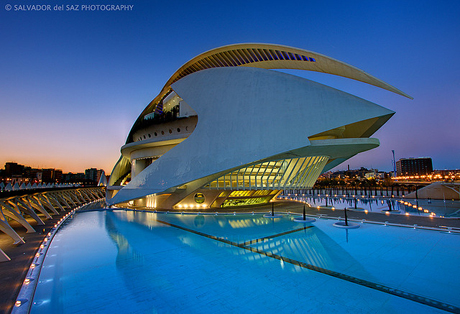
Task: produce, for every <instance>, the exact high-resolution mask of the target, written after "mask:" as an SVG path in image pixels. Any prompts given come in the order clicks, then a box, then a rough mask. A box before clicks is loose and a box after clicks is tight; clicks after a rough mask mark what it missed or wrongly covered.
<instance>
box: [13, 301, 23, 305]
mask: <svg viewBox="0 0 460 314" xmlns="http://www.w3.org/2000/svg"><path fill="white" fill-rule="evenodd" d="M21 304H22V303H21V301H20V300H17V301H16V303H14V306H15V307H20V306H21Z"/></svg>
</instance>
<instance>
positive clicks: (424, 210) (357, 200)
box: [289, 195, 460, 217]
mask: <svg viewBox="0 0 460 314" xmlns="http://www.w3.org/2000/svg"><path fill="white" fill-rule="evenodd" d="M289 198H293V199H296V200H299V201H305V202H307V203H309V204H311V205H312V206H313V207H317V206H328V207H334V208H336V209H343V208H345V207H347V208H348V209H354V210H367V211H369V212H381V211H395V212H398V211H399V212H401V213H402V214H406V213H407V214H409V215H419V216H435V217H460V201H454V200H433V199H404V198H402V199H397V198H388V197H375V196H372V197H367V196H364V195H351V196H350V195H335V196H327V197H326V196H324V195H323V196H295V197H292V196H289Z"/></svg>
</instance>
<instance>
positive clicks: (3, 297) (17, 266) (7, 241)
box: [0, 201, 460, 313]
mask: <svg viewBox="0 0 460 314" xmlns="http://www.w3.org/2000/svg"><path fill="white" fill-rule="evenodd" d="M270 210H271V205H265V206H258V207H248V208H239V209H235V210H229V211H232V212H233V211H237V212H239V211H246V212H252V211H254V212H269V211H270ZM275 211H276V212H281V213H283V212H284V213H286V212H291V213H299V214H300V213H302V211H303V204H301V203H298V202H290V201H282V202H278V203H276V205H275ZM67 212H68V211H66V212H62V213H61V214H60V215H59V216H53V219H52V220H45V226H37V225H36V223H35V224H34V221H29V223H30V224H31V225H32V226H33V227H34V228H35V230H37V232H36V233H29V234H27V233H25V229H24V228H23V227H22V226H20V225H19V224H15V222H12V223H11V225H12V227H13V228H14V229H15V230H16V231H17V232H18V234H19V235H20V236H21V237H23V238H24V240H25V241H26V243H25V244H22V245H13V241H12V239H11V238H10V237H8V236H7V235H6V234H4V233H0V247H1V248H2V250H3V251H4V252H5V253H6V254H7V255H8V256H9V257H10V258H11V261H9V262H3V263H0V313H10V312H11V309H12V307H13V305H14V302H15V301H16V297H17V295H18V293H19V290H20V288H21V285H22V282H23V281H24V278H25V276H26V274H27V270H28V268H29V266H30V263H31V262H32V259H33V256H34V255H35V253H36V252H37V250H38V247H39V245H40V243H41V242H42V241H43V238H44V237H45V235H46V234H47V233H48V232H49V231H50V230H51V228H52V227H53V226H54V224H55V223H56V222H57V221H58V220H59V219H60V218H61V217H62V216H64V215H65V214H66V213H67ZM203 212H204V211H203ZM213 212H214V210H213ZM306 213H307V214H311V215H319V214H323V215H327V216H328V217H342V218H343V217H344V213H343V210H332V209H330V208H324V207H323V208H321V209H317V208H308V207H307V210H306ZM347 216H348V218H349V219H359V220H362V219H366V220H368V221H380V222H384V221H388V222H389V223H397V224H407V225H414V224H417V225H418V226H426V227H441V226H447V227H453V228H460V218H450V219H445V218H436V217H434V218H433V217H424V216H406V215H399V214H390V215H386V214H383V213H377V212H369V213H367V214H366V213H364V212H359V211H352V210H348V211H347Z"/></svg>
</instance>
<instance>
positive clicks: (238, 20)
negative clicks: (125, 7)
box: [0, 0, 460, 174]
mask: <svg viewBox="0 0 460 314" xmlns="http://www.w3.org/2000/svg"><path fill="white" fill-rule="evenodd" d="M1 3H2V6H1V7H0V34H2V40H3V44H2V46H3V49H2V50H1V51H0V57H1V59H2V60H3V62H2V63H1V64H0V73H2V75H0V94H1V96H0V106H1V109H2V115H1V116H0V123H1V125H2V126H3V135H4V136H2V137H0V138H1V139H0V147H1V150H0V164H2V165H3V164H5V162H17V163H20V164H24V165H29V166H31V167H34V168H48V167H53V168H57V169H62V170H63V172H78V171H81V170H82V169H86V168H93V167H94V168H98V169H104V170H105V171H106V173H107V174H109V173H110V172H111V170H112V169H111V167H112V165H113V164H115V162H116V160H117V159H118V156H119V147H120V146H121V145H122V144H124V142H125V141H126V137H127V135H128V133H129V130H130V127H131V125H132V121H134V120H135V119H136V118H137V116H138V113H139V112H140V111H141V110H142V109H143V108H144V107H145V106H146V105H147V104H148V103H149V102H150V101H151V100H152V99H153V98H154V97H155V96H156V95H157V94H158V92H159V90H161V88H162V87H163V84H164V83H165V82H166V81H167V80H168V79H169V77H170V76H171V75H172V74H173V73H174V71H175V70H177V69H178V68H179V67H180V66H181V65H182V64H184V63H185V62H187V61H188V60H189V59H191V58H192V57H193V56H195V55H197V54H200V53H202V52H205V51H207V50H209V49H212V48H216V47H219V46H223V45H227V44H232V43H245V42H266V43H274V44H282V45H288V46H294V47H299V48H303V49H307V50H311V51H314V52H318V53H321V54H325V55H327V56H330V57H332V58H336V59H339V60H341V61H344V62H346V63H348V64H350V65H352V66H355V67H357V68H359V69H362V70H364V71H366V72H368V73H369V74H371V75H374V76H376V77H378V78H380V79H382V80H383V81H385V82H386V83H389V84H391V85H393V86H395V87H396V88H398V89H400V90H402V91H403V92H405V93H407V94H409V95H410V96H412V97H413V98H414V100H409V99H406V98H404V97H401V96H399V95H395V94H392V93H391V92H388V91H385V90H381V89H379V88H376V87H373V86H370V85H367V84H364V83H361V82H355V81H352V80H349V79H345V78H340V77H333V76H330V75H324V74H321V73H312V72H306V71H284V72H287V73H293V74H295V75H297V76H301V77H304V78H307V79H312V80H315V81H318V82H320V83H323V84H325V85H329V86H331V87H334V88H337V89H340V90H343V91H345V92H347V93H351V94H354V95H357V96H359V97H361V98H364V99H366V100H369V101H371V102H375V103H376V104H379V105H381V106H384V107H386V108H388V109H391V110H393V111H395V112H396V114H395V115H394V117H392V118H391V119H390V120H389V121H388V123H387V124H386V125H385V126H384V127H382V128H381V129H380V130H379V131H378V132H377V133H376V134H375V135H374V137H376V138H379V139H380V147H379V148H376V149H374V150H371V151H369V152H365V153H362V154H359V155H357V156H355V157H353V158H352V159H350V160H349V161H347V162H345V163H344V164H342V165H339V166H338V167H337V168H336V169H335V170H340V169H346V168H347V165H350V167H351V168H358V167H361V166H363V167H366V168H377V169H381V170H384V171H390V170H392V167H393V166H392V154H391V150H395V153H396V160H399V159H400V158H409V157H424V156H427V157H431V158H432V159H433V168H435V169H446V168H447V169H455V168H459V164H458V159H459V156H460V149H459V148H458V145H456V143H457V142H458V139H457V138H458V119H459V118H458V117H459V116H460V108H459V106H458V99H459V97H458V85H459V84H458V83H459V81H460V80H459V75H458V73H460V72H459V70H460V69H459V65H460V63H459V61H458V60H457V56H456V55H457V53H458V52H459V51H460V43H459V42H458V40H455V38H456V36H457V33H458V31H460V24H459V23H458V21H457V16H458V14H459V13H460V4H459V3H453V2H450V1H441V2H437V3H431V2H424V1H422V2H420V1H408V2H404V4H401V3H400V2H397V1H390V2H385V3H383V2H382V3H380V2H372V3H368V2H365V1H362V2H361V1H358V2H353V3H342V2H339V1H326V2H321V3H308V4H305V3H304V2H291V3H290V4H289V6H280V5H279V4H275V3H272V4H273V5H269V3H268V4H267V3H265V4H264V6H259V5H257V4H255V3H254V4H250V3H249V4H248V3H246V2H235V3H233V6H232V7H228V6H224V5H223V4H218V3H208V2H206V1H205V2H198V3H189V2H182V1H179V2H175V3H170V4H166V3H158V4H157V3H150V2H147V1H136V2H132V3H131V4H132V5H134V6H133V8H132V10H130V11H121V12H102V11H84V12H83V11H74V12H70V11H61V12H58V11H45V12H43V11H40V12H32V11H15V10H14V8H13V9H11V10H10V11H8V10H7V9H6V5H7V4H9V3H11V4H12V5H14V4H18V3H19V2H17V1H16V0H14V1H7V0H2V1H1ZM47 3H50V4H53V5H54V4H56V3H52V2H47ZM117 3H118V2H117V1H115V2H114V4H117ZM275 114H276V113H275ZM5 135H6V136H5ZM294 136H295V135H294ZM456 139H457V141H455V140H456Z"/></svg>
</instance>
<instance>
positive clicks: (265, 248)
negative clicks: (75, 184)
mask: <svg viewBox="0 0 460 314" xmlns="http://www.w3.org/2000/svg"><path fill="white" fill-rule="evenodd" d="M106 217H107V218H106V228H107V232H108V233H109V235H110V237H111V239H112V240H113V241H114V242H115V243H116V245H117V248H118V256H117V263H116V265H117V269H118V271H119V272H120V273H121V274H122V276H123V278H124V279H125V282H126V285H127V287H128V288H129V289H130V290H131V289H133V290H135V289H137V286H138V285H139V282H137V283H135V284H133V280H132V275H133V274H132V268H133V267H134V268H137V269H139V270H140V269H142V271H144V269H146V273H145V274H144V276H143V278H142V280H146V281H147V282H145V283H141V285H142V286H144V288H145V287H148V286H152V282H155V281H156V280H157V278H158V274H156V273H155V271H154V270H153V269H154V268H153V267H152V265H151V263H147V262H146V259H147V257H146V256H148V255H149V253H150V252H149V250H147V251H146V250H145V248H142V246H141V245H139V244H136V243H134V241H136V238H139V236H140V235H139V234H138V233H137V232H138V231H135V229H139V228H140V229H142V228H145V230H149V232H152V231H153V232H154V233H155V231H158V230H159V229H160V228H163V229H164V231H166V230H167V229H168V228H169V230H170V231H171V232H175V235H174V236H173V237H172V238H170V237H165V238H164V239H163V240H166V241H167V244H168V246H171V245H173V246H174V247H180V246H183V245H186V247H188V248H190V249H191V250H192V251H191V252H193V255H198V256H204V257H206V258H208V259H209V261H210V262H211V263H213V264H214V263H215V262H214V261H213V260H212V259H213V258H214V255H213V254H211V255H210V254H209V252H210V251H211V252H216V249H219V252H220V253H222V252H224V254H230V255H232V256H236V257H238V258H239V259H240V262H239V263H241V262H242V261H245V262H250V263H255V264H256V265H258V266H259V267H260V266H263V265H269V264H273V263H280V265H281V267H282V268H283V269H285V268H286V265H289V267H288V268H286V269H288V270H289V271H290V272H299V271H303V270H305V268H308V267H305V265H306V266H309V267H311V268H310V269H312V268H316V269H317V270H319V269H325V270H333V271H334V272H339V273H340V272H346V271H347V269H353V272H352V273H350V274H348V275H352V276H359V277H361V278H365V279H366V280H372V281H374V277H373V276H372V275H371V274H369V273H368V272H367V271H366V270H365V269H364V267H363V266H362V265H361V264H360V263H359V261H358V260H357V259H356V258H354V257H353V256H352V255H350V254H349V253H348V251H347V250H346V249H344V247H343V243H349V240H350V239H349V231H348V230H336V231H335V232H336V233H339V234H342V233H343V238H342V237H340V239H342V240H340V241H341V242H342V244H339V243H337V242H336V240H334V239H332V238H331V237H329V236H328V235H327V234H326V233H325V232H323V231H322V230H320V229H319V228H316V227H315V226H313V225H306V228H305V229H303V227H304V226H305V225H304V224H298V223H294V222H292V220H291V219H292V217H290V216H284V217H282V218H279V219H269V218H264V217H262V215H237V216H223V215H219V216H214V215H180V214H177V215H176V214H168V215H166V214H161V215H160V214H157V215H156V219H158V220H160V221H164V222H167V223H168V225H166V226H164V225H163V226H162V225H161V223H160V224H158V223H156V224H155V223H153V224H152V222H151V219H155V218H153V217H148V216H146V213H144V212H132V213H129V214H124V213H123V212H122V211H119V212H117V213H107V215H106ZM275 220H276V221H275ZM128 221H129V222H130V223H129V224H127V223H124V222H128ZM133 223H135V225H136V226H135V227H133ZM153 225H154V226H156V227H153V228H152V226H153ZM175 225H177V226H180V229H177V228H175V227H174V226H175ZM146 227H147V228H146ZM134 228H135V229H134ZM150 229H153V230H150ZM298 229H300V230H298ZM187 230H188V232H187ZM235 231H236V232H237V234H235ZM352 232H354V231H352ZM154 233H152V234H151V236H150V237H149V235H148V234H147V233H145V232H144V233H143V235H142V237H143V238H146V237H148V238H147V239H146V241H147V242H149V243H151V244H152V245H155V246H157V247H160V243H159V240H157V241H155V239H156V235H155V234H154ZM197 233H199V234H201V235H197ZM206 235H207V236H210V237H206ZM216 238H217V239H216ZM128 239H131V240H132V241H131V242H130V241H129V240H128ZM227 239H230V242H228V240H227ZM163 242H164V241H163ZM130 243H132V244H131V245H130ZM169 249H171V248H169ZM181 250H183V249H181ZM144 255H146V256H144ZM267 256H269V257H271V258H267ZM283 259H284V260H289V261H293V262H291V263H287V264H286V262H285V261H283ZM224 260H226V258H224ZM302 265H304V266H302ZM302 269H303V270H302ZM171 271H174V270H171ZM163 275H164V274H163ZM146 278H149V279H146ZM165 280H166V281H167V280H168V279H166V278H163V282H162V283H161V285H163V284H164V282H165Z"/></svg>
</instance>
